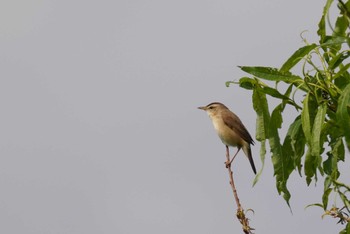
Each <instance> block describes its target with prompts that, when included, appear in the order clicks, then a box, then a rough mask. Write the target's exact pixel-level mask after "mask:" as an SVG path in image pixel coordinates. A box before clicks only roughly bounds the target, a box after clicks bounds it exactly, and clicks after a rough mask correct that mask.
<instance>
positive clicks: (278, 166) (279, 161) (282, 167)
mask: <svg viewBox="0 0 350 234" xmlns="http://www.w3.org/2000/svg"><path fill="white" fill-rule="evenodd" d="M283 110H284V105H283V104H279V105H278V106H277V107H276V108H275V109H274V110H273V112H272V114H271V122H270V137H269V143H270V148H271V152H272V157H271V160H272V164H273V167H274V175H275V176H276V187H277V191H278V193H279V194H281V193H282V194H283V198H284V200H285V201H286V202H287V205H288V206H289V207H290V204H289V200H290V197H291V194H290V192H289V190H288V188H287V181H288V177H289V175H290V171H291V169H290V168H293V165H291V160H290V157H288V154H285V153H284V152H283V147H282V145H281V143H280V137H279V134H278V128H280V127H281V124H282V111H283Z"/></svg>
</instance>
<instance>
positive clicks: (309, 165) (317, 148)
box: [304, 103, 327, 184]
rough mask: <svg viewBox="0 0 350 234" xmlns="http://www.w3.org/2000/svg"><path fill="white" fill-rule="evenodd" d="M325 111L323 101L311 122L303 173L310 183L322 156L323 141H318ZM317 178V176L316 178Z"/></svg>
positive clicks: (325, 105) (325, 107)
mask: <svg viewBox="0 0 350 234" xmlns="http://www.w3.org/2000/svg"><path fill="white" fill-rule="evenodd" d="M326 111H327V104H326V103H323V104H322V105H320V106H319V108H318V110H317V114H316V117H315V120H314V123H313V127H312V133H311V139H310V140H311V141H310V144H309V151H308V153H307V155H306V157H305V168H304V169H305V170H304V172H305V175H306V181H307V182H308V184H310V182H311V179H312V177H313V176H315V175H316V169H317V168H318V167H319V165H320V163H321V161H322V157H321V147H322V145H323V142H321V141H320V136H321V130H322V126H323V123H324V121H325V116H326ZM316 179H317V178H316Z"/></svg>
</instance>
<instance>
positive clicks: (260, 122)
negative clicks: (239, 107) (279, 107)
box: [252, 87, 270, 141]
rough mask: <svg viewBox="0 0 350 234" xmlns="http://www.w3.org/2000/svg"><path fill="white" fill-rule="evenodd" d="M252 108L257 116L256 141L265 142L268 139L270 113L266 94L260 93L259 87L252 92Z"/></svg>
mask: <svg viewBox="0 0 350 234" xmlns="http://www.w3.org/2000/svg"><path fill="white" fill-rule="evenodd" d="M252 99H253V108H254V110H255V112H256V114H257V119H256V139H257V140H258V141H263V140H266V139H267V138H268V137H269V123H270V113H269V106H268V103H267V99H266V94H264V93H263V92H261V90H260V88H259V87H256V88H255V89H254V90H253V98H252Z"/></svg>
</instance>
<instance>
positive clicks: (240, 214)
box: [226, 146, 254, 234]
mask: <svg viewBox="0 0 350 234" xmlns="http://www.w3.org/2000/svg"><path fill="white" fill-rule="evenodd" d="M226 159H227V162H226V167H227V170H228V174H229V177H230V185H231V188H232V191H233V196H234V197H235V200H236V204H237V212H236V216H237V219H238V220H239V222H240V223H241V224H242V229H243V232H244V233H245V234H252V231H253V230H254V228H251V227H250V226H249V219H248V218H247V217H246V216H245V212H244V209H243V208H242V205H241V203H240V202H239V198H238V193H237V189H236V186H235V182H234V180H233V172H232V169H231V160H230V151H229V148H228V146H226Z"/></svg>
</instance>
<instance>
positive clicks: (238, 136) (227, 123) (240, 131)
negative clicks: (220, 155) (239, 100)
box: [198, 102, 256, 174]
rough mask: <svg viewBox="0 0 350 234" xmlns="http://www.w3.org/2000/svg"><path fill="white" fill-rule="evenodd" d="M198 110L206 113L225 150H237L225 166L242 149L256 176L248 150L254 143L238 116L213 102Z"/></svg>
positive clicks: (249, 150) (220, 104)
mask: <svg viewBox="0 0 350 234" xmlns="http://www.w3.org/2000/svg"><path fill="white" fill-rule="evenodd" d="M198 109H201V110H204V111H206V112H207V114H208V115H209V117H210V119H211V120H212V122H213V125H214V128H215V130H216V132H217V133H218V135H219V137H220V139H221V141H222V143H224V144H225V145H226V148H227V149H228V147H229V146H234V147H237V148H238V150H237V152H236V154H235V155H234V156H233V158H232V160H231V161H230V162H227V163H226V165H227V166H228V165H229V164H231V162H232V161H233V159H234V158H235V157H236V155H237V154H238V152H239V151H240V150H241V149H243V151H244V153H245V155H246V156H247V157H248V159H249V162H250V165H251V166H252V169H253V171H254V173H255V174H256V169H255V165H254V161H253V157H252V152H251V149H250V145H254V141H253V138H252V137H251V136H250V134H249V132H248V130H247V129H246V128H245V127H244V125H243V123H242V122H241V120H240V119H239V118H238V116H237V115H235V113H233V112H232V111H230V110H229V109H228V108H227V107H226V106H225V105H224V104H222V103H219V102H213V103H210V104H209V105H207V106H201V107H198Z"/></svg>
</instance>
